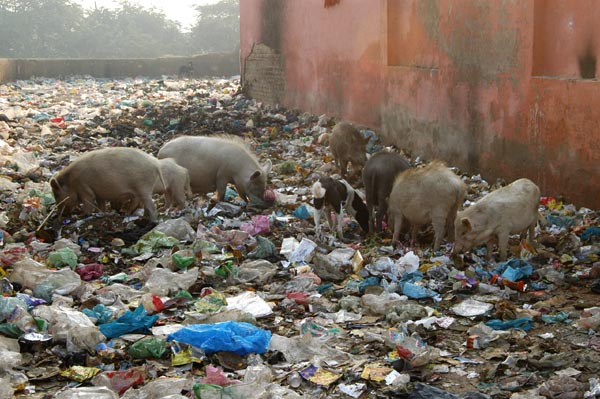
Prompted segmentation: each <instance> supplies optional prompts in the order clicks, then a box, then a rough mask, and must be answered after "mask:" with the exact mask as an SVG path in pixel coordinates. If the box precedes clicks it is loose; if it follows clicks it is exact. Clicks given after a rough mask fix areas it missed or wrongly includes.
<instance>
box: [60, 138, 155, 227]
mask: <svg viewBox="0 0 600 399" xmlns="http://www.w3.org/2000/svg"><path fill="white" fill-rule="evenodd" d="M157 185H161V186H163V187H164V183H163V180H162V176H161V169H160V164H159V162H158V160H157V159H156V158H154V157H153V156H151V155H148V154H146V153H145V152H143V151H141V150H138V149H135V148H128V147H115V148H103V149H99V150H94V151H90V152H87V153H85V154H83V155H81V156H80V157H79V158H77V159H76V160H75V161H73V162H71V163H70V164H69V165H68V166H67V167H65V168H64V169H63V170H61V171H60V172H59V173H58V174H57V175H56V176H55V177H53V178H52V179H51V180H50V186H51V187H52V192H53V194H54V198H55V199H56V202H57V203H59V204H61V206H62V207H64V210H65V211H66V212H70V211H72V210H73V208H75V207H77V206H79V205H80V204H82V210H83V212H84V213H91V212H92V211H93V210H94V208H95V207H98V206H100V207H102V206H103V204H104V203H105V202H106V201H109V202H113V201H114V202H117V203H120V202H121V201H122V199H123V198H131V199H132V202H133V203H141V204H143V206H144V209H145V210H146V212H147V216H148V217H149V218H150V220H152V221H155V220H156V207H155V205H154V202H153V201H152V191H153V188H154V187H155V186H157Z"/></svg>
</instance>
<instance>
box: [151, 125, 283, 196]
mask: <svg viewBox="0 0 600 399" xmlns="http://www.w3.org/2000/svg"><path fill="white" fill-rule="evenodd" d="M158 158H159V159H162V158H173V159H174V160H175V162H177V163H178V164H179V165H181V166H183V167H184V168H186V169H187V170H188V173H189V176H190V186H191V189H192V192H193V193H197V194H204V193H208V192H212V191H214V190H215V189H216V190H217V192H218V194H219V200H220V201H223V199H224V198H225V190H226V189H227V184H228V183H232V184H234V185H235V187H236V188H237V191H238V194H239V195H240V197H242V198H243V199H244V200H246V201H248V200H249V196H254V197H257V198H259V199H260V200H263V197H264V194H265V188H266V184H267V175H268V173H269V171H270V170H271V162H270V161H269V162H267V164H266V165H265V166H261V165H260V164H259V163H258V160H257V159H256V156H255V155H254V154H253V153H252V152H251V151H250V150H249V149H248V148H247V146H246V144H245V143H244V141H243V140H241V139H239V138H237V137H234V136H216V137H204V136H181V137H178V138H175V139H173V140H171V141H169V142H168V143H166V144H165V145H164V146H163V147H162V148H161V149H160V151H158Z"/></svg>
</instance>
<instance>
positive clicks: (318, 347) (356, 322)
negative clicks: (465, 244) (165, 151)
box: [0, 77, 600, 399]
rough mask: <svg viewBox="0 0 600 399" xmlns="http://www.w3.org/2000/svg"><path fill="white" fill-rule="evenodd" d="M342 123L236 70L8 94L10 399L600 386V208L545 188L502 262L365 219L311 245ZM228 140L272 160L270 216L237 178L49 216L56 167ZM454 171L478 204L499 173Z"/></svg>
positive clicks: (468, 394) (6, 391)
mask: <svg viewBox="0 0 600 399" xmlns="http://www.w3.org/2000/svg"><path fill="white" fill-rule="evenodd" d="M334 123H335V121H334V120H333V118H330V117H327V116H326V115H323V116H315V115H310V114H307V113H300V112H297V111H292V110H286V109H280V108H273V107H268V106H265V105H264V104H261V103H259V102H256V101H254V100H251V99H248V98H245V97H244V96H243V95H241V94H240V93H239V86H238V80H237V79H235V78H232V79H218V80H217V79H215V80H185V81H183V80H176V79H172V78H169V77H165V78H164V79H162V80H150V79H143V78H137V79H127V80H99V79H92V78H88V77H80V78H72V79H70V80H53V79H36V80H30V81H17V82H12V83H7V84H4V85H1V86H0V159H1V162H0V165H1V170H2V175H1V177H0V200H1V201H0V245H1V247H0V262H1V265H0V266H1V268H0V278H1V281H2V297H1V298H0V398H10V397H13V395H15V396H16V397H28V398H31V397H39V398H42V397H56V398H84V397H94V398H107V399H108V398H118V397H122V398H129V399H134V398H167V397H168V398H190V397H195V398H203V399H205V398H231V399H234V398H240V399H242V398H244V399H248V398H388V397H396V398H414V399H416V398H512V399H534V398H584V397H585V398H593V397H600V378H599V377H598V376H599V375H600V334H599V332H600V296H599V294H600V262H599V255H600V216H599V214H598V212H597V211H596V210H591V209H586V208H577V207H575V206H574V205H572V204H569V203H565V202H563V201H561V200H560V199H557V198H554V197H552V193H542V195H543V197H542V200H541V202H540V223H539V224H538V227H537V229H536V237H537V238H536V242H534V243H530V242H527V241H521V240H520V239H519V237H518V236H514V237H511V240H510V251H509V253H510V255H509V258H508V260H507V261H504V262H496V261H494V257H492V259H491V260H489V261H488V260H486V256H485V255H486V253H485V251H486V249H485V246H481V247H477V248H475V249H473V250H472V251H470V252H467V253H465V254H464V255H463V256H461V257H454V258H453V257H451V256H450V251H451V249H452V244H451V243H447V242H446V241H444V244H443V245H442V247H441V248H440V250H439V251H436V252H434V251H433V250H432V242H433V231H432V229H431V227H429V228H427V229H424V230H423V231H421V232H420V234H419V236H418V240H417V242H415V243H413V245H409V243H408V240H403V245H401V246H400V247H399V248H397V247H395V246H393V245H392V242H391V232H390V230H389V229H388V230H387V231H386V232H384V233H382V234H378V235H374V236H366V235H364V234H362V232H361V230H360V227H359V225H358V224H357V223H356V221H354V220H352V219H347V220H346V221H347V222H348V223H347V224H346V225H345V227H344V239H343V240H341V239H339V238H338V236H337V235H336V234H335V229H333V231H330V230H329V229H328V228H327V227H326V226H325V227H323V231H322V232H321V234H320V236H319V237H317V235H316V233H315V226H314V223H313V217H312V215H313V213H314V208H313V203H312V197H311V192H310V187H311V185H312V184H313V183H314V181H316V179H317V178H318V177H319V176H320V175H325V176H331V175H334V176H335V175H336V173H338V172H339V171H338V170H337V169H336V167H335V166H334V164H333V161H332V157H331V153H330V152H329V149H328V147H327V145H326V144H325V143H322V142H320V140H319V139H320V138H321V137H323V134H324V133H327V132H329V131H330V130H331V127H332V126H333V125H334ZM219 133H225V134H232V135H236V136H239V137H242V138H244V139H245V140H246V141H247V142H248V143H250V144H251V146H252V149H253V151H254V152H255V153H256V154H257V156H258V158H260V160H261V161H265V160H271V161H272V163H273V170H272V171H271V174H270V178H269V187H270V195H271V196H272V199H273V200H274V205H273V206H268V207H265V206H262V205H261V204H252V203H245V202H244V201H243V200H242V199H241V198H240V197H239V195H238V193H237V192H236V191H235V190H234V188H233V187H229V188H228V190H227V193H226V195H225V201H221V202H219V201H217V200H216V199H215V198H214V197H213V196H211V195H202V196H196V197H195V198H194V199H193V200H191V201H188V203H187V206H186V208H185V209H184V210H183V211H176V210H173V209H168V208H166V207H165V206H164V202H163V199H162V197H159V196H156V197H155V202H156V204H157V206H158V209H159V216H158V223H156V224H155V223H148V222H147V221H145V220H144V219H143V217H142V215H140V214H138V213H134V214H133V215H125V214H123V213H120V212H117V211H111V210H104V211H100V210H98V212H94V213H93V214H91V215H85V216H83V215H78V214H73V215H58V214H57V207H56V202H55V200H54V198H53V196H52V190H51V188H50V185H49V181H50V178H51V177H52V176H53V175H54V174H55V173H56V172H57V171H59V170H60V169H61V168H63V167H64V166H66V165H67V164H68V163H69V162H70V161H71V160H73V159H75V157H76V156H77V155H78V154H81V153H83V152H86V151H89V150H93V149H97V148H100V147H114V146H125V147H135V148H139V149H142V150H144V151H146V152H147V153H149V154H153V155H156V153H157V152H158V149H159V148H161V146H162V145H163V144H164V143H165V142H167V141H168V140H170V139H172V138H173V137H176V136H178V135H181V134H188V135H212V134H219ZM361 133H362V134H363V135H365V137H367V138H369V141H368V144H367V152H369V153H370V154H373V153H375V152H377V151H379V150H381V149H382V148H383V146H384V144H385V143H381V142H380V141H379V140H378V137H377V135H376V134H375V133H374V132H373V131H370V130H363V131H361ZM406 155H407V156H408V157H409V158H410V154H406ZM411 163H412V164H413V165H417V164H419V163H422V160H420V159H414V158H411ZM456 170H457V172H458V173H459V175H462V179H463V181H464V182H465V183H466V184H468V187H469V191H468V200H467V204H468V203H472V202H473V201H475V200H477V199H478V198H480V197H481V196H482V195H484V194H485V193H488V192H490V191H491V190H493V189H495V188H498V187H500V186H502V185H504V184H505V182H502V181H497V182H494V183H489V182H487V181H485V180H484V179H482V178H481V176H479V175H475V176H471V175H466V174H463V173H461V172H460V171H459V170H458V169H456ZM98 173H102V171H101V170H99V171H98ZM349 182H350V183H351V184H352V185H353V186H354V187H355V188H356V189H358V190H359V191H360V189H361V188H362V185H361V183H360V179H359V178H357V176H353V177H352V176H351V177H349Z"/></svg>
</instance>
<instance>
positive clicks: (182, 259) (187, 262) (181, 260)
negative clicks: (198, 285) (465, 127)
mask: <svg viewBox="0 0 600 399" xmlns="http://www.w3.org/2000/svg"><path fill="white" fill-rule="evenodd" d="M172 258H173V263H174V264H175V266H177V270H187V268H188V267H190V266H194V265H195V264H196V258H195V257H193V256H182V255H180V254H178V253H174V254H173V256H172Z"/></svg>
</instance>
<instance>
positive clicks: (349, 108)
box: [240, 0, 600, 208]
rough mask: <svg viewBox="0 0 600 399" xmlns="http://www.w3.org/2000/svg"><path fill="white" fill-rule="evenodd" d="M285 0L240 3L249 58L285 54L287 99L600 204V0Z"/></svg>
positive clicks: (452, 159)
mask: <svg viewBox="0 0 600 399" xmlns="http://www.w3.org/2000/svg"><path fill="white" fill-rule="evenodd" d="M276 3H278V4H279V5H278V6H277V7H275V6H274V4H273V0H247V1H244V2H242V4H241V5H240V11H241V44H242V45H241V63H242V65H243V66H244V65H245V66H244V68H245V70H246V71H248V70H249V67H248V63H250V64H252V63H253V62H254V61H253V59H252V58H251V57H250V55H251V54H252V51H253V49H254V48H255V46H256V45H257V44H258V43H262V44H264V45H266V46H268V47H269V48H270V49H271V50H272V51H273V53H274V54H276V55H277V56H280V57H281V62H280V64H279V65H280V66H281V69H282V71H281V74H282V76H284V77H285V84H284V88H285V92H284V93H283V94H282V95H281V98H282V105H284V106H286V107H289V108H298V109H301V110H305V111H310V112H314V113H318V114H320V113H328V114H330V115H333V116H337V117H339V118H344V119H348V120H351V121H354V122H358V123H361V124H366V125H370V126H372V127H373V128H375V129H378V130H379V132H380V133H381V135H382V136H383V137H384V139H385V140H386V141H388V142H390V143H392V142H393V143H395V144H397V145H399V146H401V147H404V148H407V149H409V150H411V152H412V153H413V154H414V155H421V156H423V157H425V158H428V159H431V158H441V159H444V160H446V161H447V162H449V163H451V164H454V165H458V166H460V167H461V168H463V169H465V170H468V171H471V172H481V173H482V175H483V176H484V177H485V178H487V179H490V180H494V179H495V178H498V177H500V178H504V179H505V180H507V181H510V180H513V179H516V178H518V177H529V178H531V179H532V180H534V181H535V182H536V183H538V184H539V185H540V187H541V188H542V192H543V193H544V194H547V195H564V196H565V197H566V198H567V200H569V201H573V202H575V203H577V204H579V205H585V206H590V207H594V208H600V178H599V176H600V156H599V155H598V154H599V153H600V151H599V150H600V148H599V145H600V144H599V143H600V132H599V129H598V126H599V125H600V109H598V107H597V106H596V104H599V100H600V82H598V81H597V80H596V79H593V80H591V79H592V78H595V76H597V72H596V70H599V71H600V69H599V68H600V67H599V66H598V65H597V63H596V58H597V55H598V54H599V53H600V29H597V28H595V26H596V25H597V23H595V21H598V17H600V7H598V5H600V2H599V1H598V0H462V1H460V2H456V1H455V0H373V1H368V2H366V1H362V0H341V1H340V3H339V4H338V5H336V6H334V7H330V8H324V7H323V1H322V0H304V1H301V2H276ZM597 14H598V15H597ZM274 18H279V19H278V21H279V22H278V23H274V22H273V19H274ZM267 22H268V23H267ZM243 70H244V69H243ZM259 76H260V73H259ZM263 77H264V78H265V81H267V82H268V81H269V79H267V78H266V75H264V76H263ZM253 79H254V80H255V81H256V80H257V77H256V76H253ZM255 84H256V83H255ZM258 98H261V97H260V94H259V96H258ZM261 99H262V98H261Z"/></svg>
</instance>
